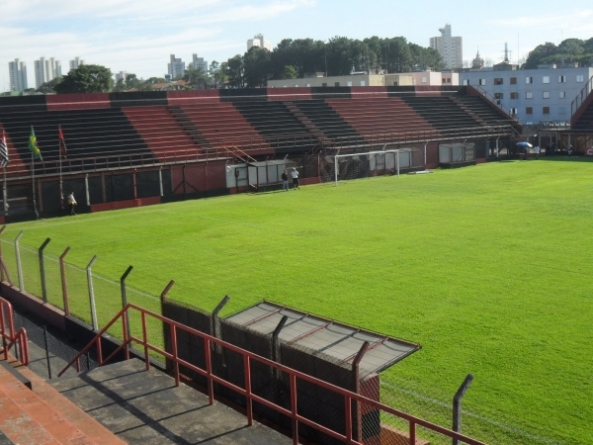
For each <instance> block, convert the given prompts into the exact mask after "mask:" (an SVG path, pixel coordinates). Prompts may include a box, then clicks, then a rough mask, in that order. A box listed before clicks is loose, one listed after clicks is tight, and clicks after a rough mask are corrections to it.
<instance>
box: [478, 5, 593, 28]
mask: <svg viewBox="0 0 593 445" xmlns="http://www.w3.org/2000/svg"><path fill="white" fill-rule="evenodd" d="M592 17H593V9H585V10H580V11H574V12H570V13H565V14H561V15H558V14H543V15H530V16H522V17H512V18H504V19H497V20H490V21H489V23H490V24H491V25H494V26H504V27H507V28H519V29H541V28H545V29H567V30H572V29H574V28H575V27H582V26H586V25H588V24H589V22H590V21H591V18H592ZM569 24H570V26H569Z"/></svg>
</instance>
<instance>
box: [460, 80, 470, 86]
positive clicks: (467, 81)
mask: <svg viewBox="0 0 593 445" xmlns="http://www.w3.org/2000/svg"><path fill="white" fill-rule="evenodd" d="M461 84H462V85H469V79H463V82H462V83H461Z"/></svg>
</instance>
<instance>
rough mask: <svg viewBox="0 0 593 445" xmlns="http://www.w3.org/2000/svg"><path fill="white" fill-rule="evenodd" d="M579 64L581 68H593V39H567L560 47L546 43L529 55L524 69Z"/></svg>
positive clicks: (523, 66)
mask: <svg viewBox="0 0 593 445" xmlns="http://www.w3.org/2000/svg"><path fill="white" fill-rule="evenodd" d="M575 62H576V63H579V65H580V66H593V38H590V39H588V40H581V39H566V40H563V41H562V43H560V44H559V45H555V44H553V43H550V42H546V43H544V44H543V45H538V46H536V47H535V49H534V50H533V51H531V52H530V53H529V57H527V60H526V62H525V64H523V65H522V66H521V68H523V69H533V68H537V67H538V66H539V65H551V64H554V63H555V64H566V63H575Z"/></svg>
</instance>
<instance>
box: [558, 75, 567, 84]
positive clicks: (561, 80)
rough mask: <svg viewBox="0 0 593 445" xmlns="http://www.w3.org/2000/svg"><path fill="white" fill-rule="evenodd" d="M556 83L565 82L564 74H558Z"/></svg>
mask: <svg viewBox="0 0 593 445" xmlns="http://www.w3.org/2000/svg"><path fill="white" fill-rule="evenodd" d="M558 83H566V76H558Z"/></svg>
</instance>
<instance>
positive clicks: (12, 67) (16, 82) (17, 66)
mask: <svg viewBox="0 0 593 445" xmlns="http://www.w3.org/2000/svg"><path fill="white" fill-rule="evenodd" d="M8 71H9V73H10V91H23V90H26V89H27V88H29V84H28V82H27V65H26V64H25V62H21V61H20V60H19V59H14V62H8Z"/></svg>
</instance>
